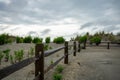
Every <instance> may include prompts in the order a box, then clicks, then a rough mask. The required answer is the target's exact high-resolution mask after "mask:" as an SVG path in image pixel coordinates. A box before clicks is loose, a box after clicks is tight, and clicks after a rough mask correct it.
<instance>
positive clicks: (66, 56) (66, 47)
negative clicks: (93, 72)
mask: <svg viewBox="0 0 120 80" xmlns="http://www.w3.org/2000/svg"><path fill="white" fill-rule="evenodd" d="M64 55H65V58H64V64H68V42H65V48H64Z"/></svg>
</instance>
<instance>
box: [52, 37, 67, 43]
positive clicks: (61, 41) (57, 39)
mask: <svg viewBox="0 0 120 80" xmlns="http://www.w3.org/2000/svg"><path fill="white" fill-rule="evenodd" d="M53 42H54V43H57V44H61V43H64V42H65V39H64V38H63V37H57V38H54V40H53Z"/></svg>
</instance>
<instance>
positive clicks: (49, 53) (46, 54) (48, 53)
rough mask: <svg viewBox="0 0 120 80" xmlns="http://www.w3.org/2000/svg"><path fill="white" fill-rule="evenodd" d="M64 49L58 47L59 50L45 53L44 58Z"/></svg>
mask: <svg viewBox="0 0 120 80" xmlns="http://www.w3.org/2000/svg"><path fill="white" fill-rule="evenodd" d="M64 48H65V46H62V47H59V48H56V49H52V50H48V51H45V53H44V56H45V57H47V56H50V55H52V54H54V53H55V52H58V51H60V50H62V49H64Z"/></svg>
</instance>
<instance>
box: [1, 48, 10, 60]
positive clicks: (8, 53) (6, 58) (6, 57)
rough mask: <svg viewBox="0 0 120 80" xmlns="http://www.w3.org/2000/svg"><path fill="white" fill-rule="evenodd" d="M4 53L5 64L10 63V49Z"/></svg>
mask: <svg viewBox="0 0 120 80" xmlns="http://www.w3.org/2000/svg"><path fill="white" fill-rule="evenodd" d="M3 53H4V54H5V62H8V60H9V56H10V49H6V50H4V51H3Z"/></svg>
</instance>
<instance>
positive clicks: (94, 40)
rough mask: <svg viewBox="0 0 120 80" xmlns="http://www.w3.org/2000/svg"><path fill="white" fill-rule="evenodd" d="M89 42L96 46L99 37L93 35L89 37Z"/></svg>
mask: <svg viewBox="0 0 120 80" xmlns="http://www.w3.org/2000/svg"><path fill="white" fill-rule="evenodd" d="M90 43H95V44H96V45H97V46H98V45H99V44H100V43H101V38H100V37H98V36H94V37H93V38H91V39H90Z"/></svg>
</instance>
